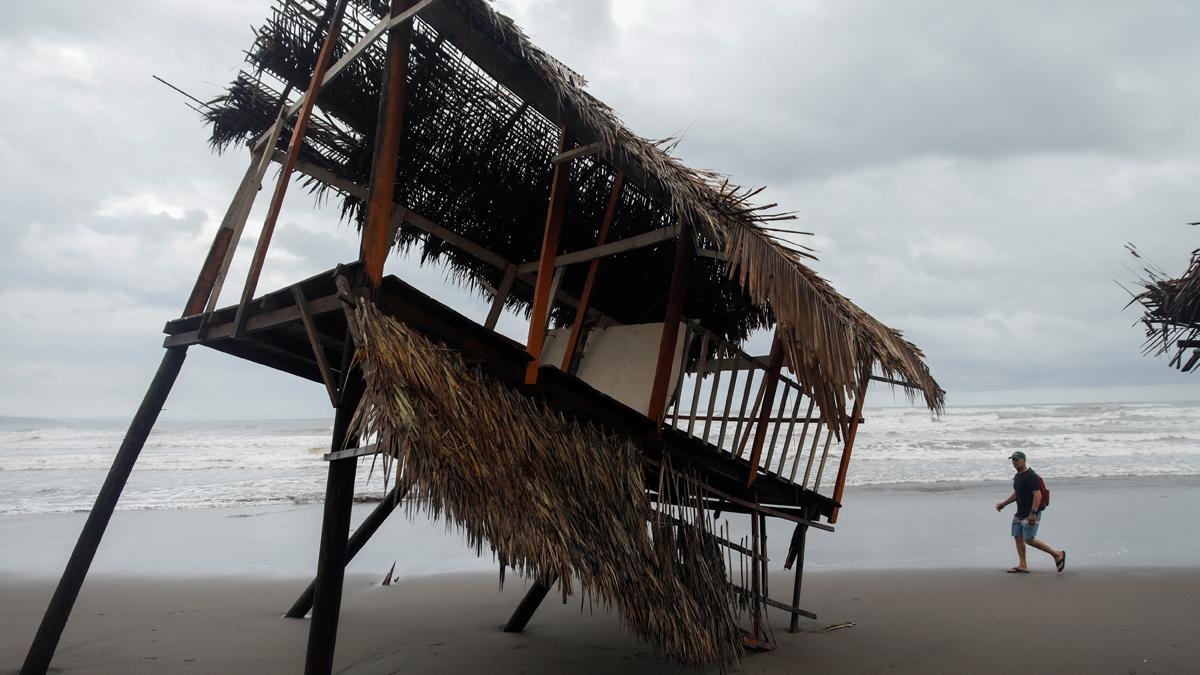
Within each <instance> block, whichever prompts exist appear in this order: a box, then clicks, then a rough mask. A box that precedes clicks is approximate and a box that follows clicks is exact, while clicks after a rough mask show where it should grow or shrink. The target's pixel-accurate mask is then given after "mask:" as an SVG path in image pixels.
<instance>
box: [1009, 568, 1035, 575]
mask: <svg viewBox="0 0 1200 675" xmlns="http://www.w3.org/2000/svg"><path fill="white" fill-rule="evenodd" d="M1005 571H1006V572H1007V573H1009V574H1029V570H1023V569H1021V568H1020V567H1010V568H1008V569H1007V570H1005Z"/></svg>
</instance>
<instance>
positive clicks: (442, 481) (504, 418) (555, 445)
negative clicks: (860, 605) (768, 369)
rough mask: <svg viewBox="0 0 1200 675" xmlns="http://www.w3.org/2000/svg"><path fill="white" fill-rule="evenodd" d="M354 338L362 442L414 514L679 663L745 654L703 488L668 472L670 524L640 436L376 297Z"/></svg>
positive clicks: (741, 603) (365, 304) (362, 313)
mask: <svg viewBox="0 0 1200 675" xmlns="http://www.w3.org/2000/svg"><path fill="white" fill-rule="evenodd" d="M352 328H353V333H354V336H355V342H356V344H357V345H358V347H359V348H358V352H357V359H358V362H359V364H360V365H361V367H362V374H363V379H364V380H365V382H366V392H365V393H364V395H363V399H362V402H361V403H360V405H359V407H358V409H357V412H356V414H355V418H354V422H353V425H352V426H353V427H354V433H353V435H355V436H360V437H362V438H371V439H373V440H374V441H375V442H377V443H378V444H379V447H380V448H381V449H382V451H383V453H384V456H385V457H386V458H390V460H392V461H394V462H395V465H394V467H392V468H394V470H396V471H397V472H399V474H400V475H401V476H402V480H404V481H406V482H408V483H410V484H411V485H412V486H413V491H414V496H415V497H416V499H412V500H409V501H408V502H407V504H408V509H409V511H410V514H411V512H412V511H420V512H422V513H424V514H427V515H429V516H431V517H433V518H435V519H438V518H444V519H445V520H446V521H447V522H449V523H452V524H454V525H456V526H457V527H459V528H461V530H462V531H463V533H464V534H465V536H466V538H467V540H468V542H469V544H470V545H471V547H472V548H474V549H475V552H476V554H478V555H482V554H484V552H485V551H486V550H488V548H489V547H490V549H491V550H492V551H494V553H495V555H496V557H497V558H499V560H500V562H501V564H502V565H506V566H509V567H512V568H513V569H514V570H515V571H517V572H519V573H521V574H523V575H525V576H527V577H531V578H537V579H555V578H557V579H558V580H559V583H560V584H561V585H562V588H563V593H564V596H565V595H568V594H571V593H573V592H575V591H579V592H582V593H583V594H585V595H586V596H588V598H589V599H594V600H595V601H596V602H598V603H600V604H602V605H605V606H613V607H616V608H617V609H618V610H620V613H621V616H622V618H623V620H624V622H625V624H626V625H627V626H629V628H631V629H632V630H633V631H634V632H636V633H637V634H638V635H639V636H641V637H642V638H643V639H645V640H648V641H650V642H651V643H652V644H653V645H654V646H655V647H656V648H658V649H659V650H661V651H662V653H664V654H665V655H667V656H670V657H671V658H674V659H676V660H678V661H680V662H682V663H687V664H694V665H701V664H707V663H711V662H719V663H721V664H728V663H732V662H734V661H736V660H737V659H739V658H740V655H741V636H740V633H739V630H738V625H737V619H738V615H739V614H741V613H742V612H743V611H744V610H745V609H746V607H745V598H744V596H742V595H740V594H738V593H736V592H735V591H736V589H735V587H734V586H733V584H732V582H731V581H730V579H729V576H728V575H727V573H726V565H725V559H724V556H723V553H722V550H721V549H720V548H719V547H718V543H717V541H716V539H715V538H714V535H713V532H712V531H711V527H712V525H711V523H712V520H713V519H712V518H711V515H710V514H709V513H708V512H707V511H706V509H705V506H704V501H703V500H702V499H701V497H702V494H701V492H700V489H702V486H701V485H700V484H699V483H698V482H696V481H689V480H686V479H685V477H682V476H680V475H678V474H676V473H675V472H674V471H664V473H663V474H662V478H661V479H660V483H659V485H658V486H656V487H655V491H656V493H657V495H658V497H657V498H658V502H659V504H660V508H661V509H668V510H672V511H673V513H674V515H670V516H668V515H667V514H658V513H657V512H656V511H655V510H654V509H652V508H651V504H650V500H649V498H648V497H647V491H646V487H647V486H646V485H645V479H644V477H643V476H644V472H643V468H642V459H641V451H640V450H639V448H638V446H637V445H636V444H635V443H634V442H633V441H632V440H631V439H629V438H624V437H621V436H617V435H614V434H612V433H609V432H606V431H604V430H602V429H600V428H598V427H596V426H594V425H592V424H590V423H581V422H579V421H577V420H575V419H572V418H567V417H564V416H562V415H560V414H556V413H555V412H554V411H552V410H551V409H550V408H548V407H547V406H546V405H545V404H544V403H542V402H540V401H538V400H535V399H534V398H529V397H526V396H525V395H523V394H521V393H520V392H518V391H516V390H514V389H513V388H511V387H508V386H505V385H504V384H501V383H500V382H498V381H496V380H494V379H492V378H491V377H489V376H488V375H485V374H484V373H482V372H481V371H480V370H479V369H477V368H469V367H467V366H466V365H465V364H464V363H463V361H462V358H461V356H460V355H459V354H458V353H457V352H455V351H452V350H448V349H445V348H444V347H443V346H442V345H440V344H438V343H435V342H432V341H431V340H429V339H428V338H426V337H425V336H423V335H422V334H421V333H419V332H417V331H416V330H413V329H411V328H410V327H408V326H406V325H405V324H403V323H401V322H399V321H397V320H395V319H393V318H390V317H388V316H386V315H384V314H382V313H381V312H379V311H378V310H377V309H376V308H375V306H374V305H373V304H372V303H371V302H370V301H368V300H365V299H361V300H360V301H359V303H358V307H357V309H356V310H355V313H354V317H353V323H352ZM480 401H487V405H480ZM664 502H670V503H672V504H673V506H662V504H663V503H664ZM648 521H649V523H650V527H648V526H647V522H648Z"/></svg>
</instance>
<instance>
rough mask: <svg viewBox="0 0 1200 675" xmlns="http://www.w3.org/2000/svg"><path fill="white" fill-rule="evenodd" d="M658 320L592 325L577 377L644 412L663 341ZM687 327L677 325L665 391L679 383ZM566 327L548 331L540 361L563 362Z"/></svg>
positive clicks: (671, 389) (648, 402)
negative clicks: (659, 346) (605, 325)
mask: <svg viewBox="0 0 1200 675" xmlns="http://www.w3.org/2000/svg"><path fill="white" fill-rule="evenodd" d="M662 329H663V325H662V324H661V323H642V324H634V325H630V326H611V327H608V328H593V329H592V330H591V332H589V333H588V336H587V345H586V346H585V347H584V351H583V355H582V357H581V358H580V362H579V372H578V373H576V375H577V376H578V377H579V379H581V380H583V381H584V382H587V383H588V384H590V385H592V386H593V387H595V388H596V389H598V390H600V391H602V392H604V393H605V394H608V395H609V396H611V397H613V398H615V399H617V400H618V401H620V402H622V403H624V404H625V405H627V406H629V407H630V408H633V409H634V410H636V411H638V412H640V413H642V414H643V415H644V414H646V411H647V409H648V408H649V407H650V388H651V387H652V386H653V384H654V369H655V367H656V365H657V364H658V344H659V342H660V341H661V340H662ZM685 333H686V330H685V327H684V325H683V324H680V325H679V336H678V338H676V342H675V357H674V358H672V359H671V364H672V367H671V380H670V383H669V385H668V386H669V389H668V391H670V392H674V391H675V385H676V384H677V383H678V382H679V366H680V363H679V357H680V350H681V349H682V348H683V340H684V336H685ZM569 334H570V331H569V330H555V331H550V333H549V334H548V335H547V337H546V344H545V346H544V347H543V348H542V363H543V364H547V365H553V366H555V367H559V366H561V365H562V358H563V353H564V351H565V350H566V343H567V337H568V335H569Z"/></svg>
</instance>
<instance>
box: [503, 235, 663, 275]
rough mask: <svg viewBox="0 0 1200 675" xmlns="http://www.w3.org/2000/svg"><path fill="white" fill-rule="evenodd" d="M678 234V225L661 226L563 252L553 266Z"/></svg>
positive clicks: (523, 268) (532, 266) (526, 266)
mask: <svg viewBox="0 0 1200 675" xmlns="http://www.w3.org/2000/svg"><path fill="white" fill-rule="evenodd" d="M678 236H679V228H678V227H676V226H671V227H662V228H659V229H657V230H651V231H649V232H643V233H641V234H638V235H634V236H632V237H626V238H625V239H620V240H617V241H614V242H610V243H607V244H600V245H597V246H593V247H592V248H585V249H583V250H580V251H572V252H570V253H564V254H562V255H560V256H558V257H556V258H555V259H554V266H555V267H564V266H566V265H574V264H576V263H581V262H587V261H589V260H596V259H598V258H607V257H608V256H611V255H616V254H618V253H625V252H627V251H633V250H636V249H639V248H645V247H647V246H653V245H655V244H657V243H659V242H664V241H667V240H668V239H675V238H677V237H678ZM539 264H541V263H540V262H538V261H531V262H527V263H521V265H519V266H518V267H517V271H518V272H519V273H521V274H526V273H528V272H533V271H535V270H536V269H537V268H538V265H539Z"/></svg>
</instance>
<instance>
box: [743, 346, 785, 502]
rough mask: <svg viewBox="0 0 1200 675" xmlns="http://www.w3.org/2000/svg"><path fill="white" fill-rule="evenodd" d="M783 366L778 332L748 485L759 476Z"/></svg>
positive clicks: (756, 428) (761, 408)
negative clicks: (759, 463)
mask: <svg viewBox="0 0 1200 675" xmlns="http://www.w3.org/2000/svg"><path fill="white" fill-rule="evenodd" d="M781 368H783V341H782V340H780V339H779V333H778V332H776V334H775V339H774V340H773V341H772V342H771V363H770V365H768V366H767V374H766V375H765V376H763V382H762V387H763V396H762V405H761V406H760V407H759V413H758V424H757V425H756V426H755V427H754V444H753V445H751V446H750V478H749V480H747V481H746V487H750V486H751V485H754V479H756V478H758V460H759V459H760V458H761V457H762V449H763V442H764V441H765V440H766V439H767V425H768V422H767V420H768V419H770V417H771V408H772V407H773V406H774V405H775V390H776V389H777V388H778V385H779V370H780V369H781ZM739 454H740V453H739Z"/></svg>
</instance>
